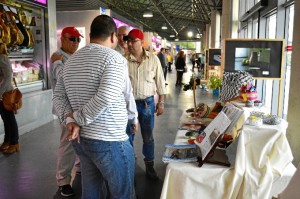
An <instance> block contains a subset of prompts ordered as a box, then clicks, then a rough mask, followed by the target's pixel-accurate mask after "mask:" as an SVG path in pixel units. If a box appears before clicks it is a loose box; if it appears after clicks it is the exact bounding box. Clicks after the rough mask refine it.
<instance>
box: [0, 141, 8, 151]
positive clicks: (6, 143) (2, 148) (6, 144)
mask: <svg viewBox="0 0 300 199" xmlns="http://www.w3.org/2000/svg"><path fill="white" fill-rule="evenodd" d="M8 147H9V142H3V143H2V144H1V146H0V150H1V151H2V150H3V151H4V150H5V149H7V148H8Z"/></svg>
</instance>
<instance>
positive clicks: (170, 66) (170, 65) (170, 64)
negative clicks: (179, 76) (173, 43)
mask: <svg viewBox="0 0 300 199" xmlns="http://www.w3.org/2000/svg"><path fill="white" fill-rule="evenodd" d="M168 64H169V71H172V62H168Z"/></svg>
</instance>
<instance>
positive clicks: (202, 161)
mask: <svg viewBox="0 0 300 199" xmlns="http://www.w3.org/2000/svg"><path fill="white" fill-rule="evenodd" d="M223 136H224V134H223V133H222V134H221V135H220V136H219V137H218V139H217V141H216V142H215V144H214V145H213V147H212V148H211V150H210V151H209V153H208V155H207V156H206V157H205V158H204V160H202V157H201V156H198V157H197V162H198V167H202V165H203V164H204V163H209V164H218V165H222V166H227V167H230V163H227V162H222V161H218V160H212V158H213V156H214V155H215V151H216V148H217V146H218V144H219V142H220V141H221V140H222V139H223ZM197 149H198V150H199V153H200V149H199V148H197Z"/></svg>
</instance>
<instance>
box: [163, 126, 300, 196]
mask: <svg viewBox="0 0 300 199" xmlns="http://www.w3.org/2000/svg"><path fill="white" fill-rule="evenodd" d="M286 127H287V123H286V122H285V121H283V122H282V123H281V125H263V126H261V127H254V126H249V125H244V127H243V129H242V131H241V133H240V136H239V137H238V144H237V153H236V159H235V160H236V161H235V164H234V165H232V166H231V167H224V166H220V165H213V164H208V163H205V164H204V165H203V166H202V167H201V168H199V167H198V166H197V165H198V164H197V163H174V162H172V163H169V164H168V166H167V170H166V175H165V179H164V185H163V189H162V193H161V199H191V198H193V199H197V198H199V199H200V198H201V199H233V198H241V199H248V198H249V199H253V198H257V199H264V198H271V197H272V196H277V194H278V193H280V192H282V191H283V190H284V188H285V187H286V186H287V184H288V182H289V180H290V178H291V176H292V175H293V174H294V172H295V170H296V168H295V167H294V166H293V164H292V163H291V161H292V159H293V156H292V152H291V149H290V146H289V143H288V141H287V138H286V134H285V130H286ZM186 132H187V131H186V130H178V132H177V135H176V139H175V142H174V143H175V144H187V140H186V138H185V136H184V135H185V133H186ZM270 185H272V186H270Z"/></svg>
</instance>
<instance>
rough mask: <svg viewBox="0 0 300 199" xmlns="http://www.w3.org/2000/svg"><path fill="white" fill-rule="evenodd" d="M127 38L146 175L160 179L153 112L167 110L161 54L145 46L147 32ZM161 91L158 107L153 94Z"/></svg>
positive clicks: (137, 32) (130, 34)
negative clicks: (155, 151)
mask: <svg viewBox="0 0 300 199" xmlns="http://www.w3.org/2000/svg"><path fill="white" fill-rule="evenodd" d="M124 39H125V40H127V45H128V50H129V53H130V54H129V55H128V56H126V58H127V60H128V70H129V77H130V80H131V83H132V87H133V95H134V98H135V102H136V106H137V110H138V115H139V117H138V119H139V123H140V129H141V134H142V137H143V155H144V157H145V158H144V162H145V166H146V175H147V176H148V177H149V178H150V179H153V180H158V176H157V173H156V171H155V169H154V138H153V129H154V114H155V113H156V115H157V116H159V115H161V114H163V112H164V95H165V94H166V88H165V79H164V74H163V70H162V67H161V64H160V61H159V59H158V57H157V56H156V55H154V54H152V53H150V52H147V51H146V50H145V49H144V48H143V40H144V34H143V32H142V31H141V30H139V29H133V30H131V31H130V32H129V33H128V36H127V37H126V38H124ZM156 92H157V93H158V103H157V105H156V106H155V101H154V94H155V93H156Z"/></svg>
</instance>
